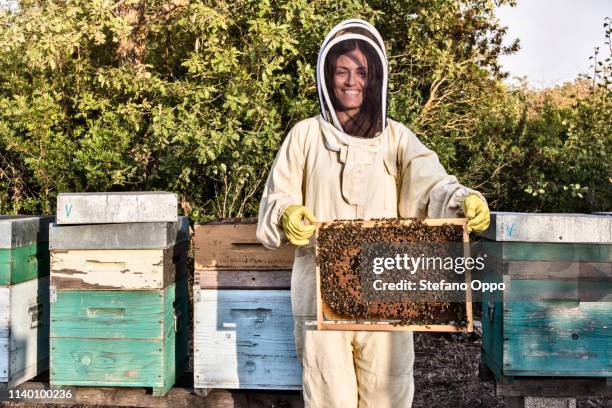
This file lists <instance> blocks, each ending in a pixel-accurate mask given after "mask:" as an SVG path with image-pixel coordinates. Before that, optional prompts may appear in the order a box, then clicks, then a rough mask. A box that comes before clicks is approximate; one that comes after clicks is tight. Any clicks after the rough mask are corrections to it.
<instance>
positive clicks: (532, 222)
mask: <svg viewBox="0 0 612 408" xmlns="http://www.w3.org/2000/svg"><path fill="white" fill-rule="evenodd" d="M482 236H483V241H484V242H483V245H484V247H485V249H486V251H485V252H487V253H489V254H493V256H494V257H495V258H496V259H495V262H490V263H489V265H494V268H495V269H496V270H495V271H493V273H489V274H487V275H486V276H487V278H486V279H487V280H491V281H496V282H497V283H502V282H503V283H504V285H505V290H503V291H495V292H490V293H485V294H484V295H483V299H482V308H483V309H482V312H483V316H482V332H483V340H482V341H483V346H482V347H483V354H482V358H483V362H484V363H485V364H486V366H487V367H488V368H489V369H490V370H491V371H492V372H493V373H494V375H495V377H496V378H497V379H498V380H500V379H502V378H507V377H521V376H563V377H611V376H612V347H610V346H611V345H612V217H605V216H597V215H582V214H521V213H501V212H499V213H495V212H494V213H492V214H491V227H490V228H489V230H487V231H486V232H485V233H483V234H482Z"/></svg>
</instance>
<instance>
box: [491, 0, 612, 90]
mask: <svg viewBox="0 0 612 408" xmlns="http://www.w3.org/2000/svg"><path fill="white" fill-rule="evenodd" d="M497 16H498V18H499V19H500V21H501V23H502V24H503V25H505V26H508V34H507V37H506V43H507V44H509V43H510V42H511V39H514V38H519V39H520V40H521V50H519V51H518V52H517V53H515V54H513V55H510V56H503V57H501V58H500V62H501V64H502V66H503V67H504V70H505V71H509V72H510V75H511V78H510V80H509V82H510V83H512V82H516V81H515V80H512V76H527V81H528V83H529V84H530V85H531V86H533V87H534V88H544V87H549V86H554V85H558V84H561V83H563V82H566V81H571V80H573V79H575V78H576V77H577V76H578V74H579V73H581V72H584V73H586V72H590V69H589V65H590V64H591V60H589V56H591V55H593V50H594V48H595V47H596V46H600V47H601V48H603V45H604V41H605V40H604V28H603V24H604V18H605V17H612V0H518V4H517V6H516V7H508V6H504V7H500V8H499V9H498V12H497ZM600 55H601V54H600Z"/></svg>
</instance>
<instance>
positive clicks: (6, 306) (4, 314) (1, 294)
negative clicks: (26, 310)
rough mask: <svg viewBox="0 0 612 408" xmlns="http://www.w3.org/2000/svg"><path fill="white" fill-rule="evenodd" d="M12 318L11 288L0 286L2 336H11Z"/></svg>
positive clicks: (0, 335)
mask: <svg viewBox="0 0 612 408" xmlns="http://www.w3.org/2000/svg"><path fill="white" fill-rule="evenodd" d="M10 318H11V288H10V287H9V286H0V338H6V339H8V337H9V332H10V329H9V324H10Z"/></svg>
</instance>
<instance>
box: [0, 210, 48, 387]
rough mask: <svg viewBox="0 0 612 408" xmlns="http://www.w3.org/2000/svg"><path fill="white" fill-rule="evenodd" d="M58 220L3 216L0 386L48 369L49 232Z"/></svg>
mask: <svg viewBox="0 0 612 408" xmlns="http://www.w3.org/2000/svg"><path fill="white" fill-rule="evenodd" d="M53 220H54V217H49V216H47V217H45V216H43V217H39V216H30V215H2V216H0V387H9V388H12V387H15V386H17V385H19V384H21V383H23V382H25V381H27V380H29V379H31V378H33V377H35V376H36V375H38V374H39V373H41V372H43V371H45V370H47V368H48V365H49V277H48V275H49V249H48V230H49V224H50V223H51V222H53Z"/></svg>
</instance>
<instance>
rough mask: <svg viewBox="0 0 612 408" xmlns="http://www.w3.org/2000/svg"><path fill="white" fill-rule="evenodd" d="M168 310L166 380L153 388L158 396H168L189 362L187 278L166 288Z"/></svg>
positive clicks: (165, 354)
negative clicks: (160, 385) (161, 384)
mask: <svg viewBox="0 0 612 408" xmlns="http://www.w3.org/2000/svg"><path fill="white" fill-rule="evenodd" d="M164 310H165V313H164V330H165V333H164V342H163V367H162V369H163V374H164V377H163V380H164V381H163V386H162V387H159V388H156V389H154V390H153V395H156V396H161V395H165V394H166V393H167V392H168V391H169V390H170V389H171V388H172V386H173V385H174V383H175V382H176V380H177V379H178V378H179V377H180V376H181V375H183V373H184V372H185V370H186V368H187V365H188V363H189V345H188V333H187V332H188V329H189V299H188V293H187V280H186V279H185V278H183V279H181V280H180V281H179V282H177V283H176V285H173V286H170V287H168V288H166V290H165V291H164Z"/></svg>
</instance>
